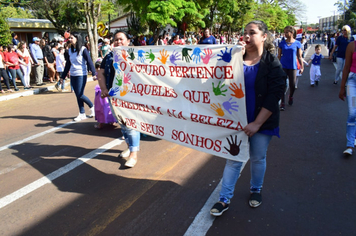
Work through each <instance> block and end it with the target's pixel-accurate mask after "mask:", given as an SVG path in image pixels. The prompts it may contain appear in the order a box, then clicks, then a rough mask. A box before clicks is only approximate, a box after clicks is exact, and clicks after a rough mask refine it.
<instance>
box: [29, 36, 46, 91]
mask: <svg viewBox="0 0 356 236" xmlns="http://www.w3.org/2000/svg"><path fill="white" fill-rule="evenodd" d="M30 52H31V55H32V59H33V61H34V63H35V77H36V85H37V86H41V85H45V83H43V73H44V64H43V53H42V49H41V47H40V39H39V38H37V37H34V38H33V44H31V45H30Z"/></svg>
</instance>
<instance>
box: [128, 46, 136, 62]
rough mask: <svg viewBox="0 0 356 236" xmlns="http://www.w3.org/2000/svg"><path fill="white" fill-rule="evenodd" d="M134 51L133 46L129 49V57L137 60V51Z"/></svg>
mask: <svg viewBox="0 0 356 236" xmlns="http://www.w3.org/2000/svg"><path fill="white" fill-rule="evenodd" d="M134 51H135V49H133V48H130V49H129V50H127V52H128V53H129V55H130V56H129V58H130V60H132V61H133V60H135V53H134Z"/></svg>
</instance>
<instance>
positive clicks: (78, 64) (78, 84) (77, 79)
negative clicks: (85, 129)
mask: <svg viewBox="0 0 356 236" xmlns="http://www.w3.org/2000/svg"><path fill="white" fill-rule="evenodd" d="M68 41H69V43H70V45H71V47H70V48H69V50H68V58H66V66H65V68H64V72H63V74H62V76H61V79H64V78H65V77H66V76H67V74H68V72H70V81H71V85H72V87H73V90H74V92H75V95H76V97H77V102H78V107H79V115H78V116H77V117H76V118H74V120H75V121H81V120H83V119H86V115H85V110H84V103H86V104H87V105H88V106H89V108H90V115H89V117H94V116H95V111H94V105H93V103H92V102H91V101H90V100H89V98H88V97H87V96H85V95H84V89H85V85H86V83H87V74H88V69H87V67H88V66H89V69H90V71H91V72H92V75H93V78H96V70H95V67H94V64H93V61H92V60H91V58H90V56H89V52H88V50H87V49H86V47H85V46H84V43H83V39H82V36H81V35H80V34H79V33H71V34H70V36H69V39H68Z"/></svg>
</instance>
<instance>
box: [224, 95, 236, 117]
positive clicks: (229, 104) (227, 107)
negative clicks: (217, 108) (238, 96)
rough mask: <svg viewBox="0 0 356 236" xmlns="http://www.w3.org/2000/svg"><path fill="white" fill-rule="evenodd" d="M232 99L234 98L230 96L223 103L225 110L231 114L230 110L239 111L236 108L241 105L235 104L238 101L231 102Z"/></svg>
mask: <svg viewBox="0 0 356 236" xmlns="http://www.w3.org/2000/svg"><path fill="white" fill-rule="evenodd" d="M231 99H232V98H230V99H229V101H226V102H223V104H222V105H223V107H224V108H225V110H226V111H228V112H229V113H230V114H232V113H231V111H230V110H234V111H238V110H237V109H236V108H238V107H239V105H235V104H236V103H237V102H231Z"/></svg>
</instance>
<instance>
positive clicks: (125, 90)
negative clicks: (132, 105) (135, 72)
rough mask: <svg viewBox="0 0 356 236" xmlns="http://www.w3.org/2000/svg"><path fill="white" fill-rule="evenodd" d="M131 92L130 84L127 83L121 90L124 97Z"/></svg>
mask: <svg viewBox="0 0 356 236" xmlns="http://www.w3.org/2000/svg"><path fill="white" fill-rule="evenodd" d="M128 92H129V86H128V85H127V84H125V85H124V89H123V90H122V91H120V96H121V97H123V96H125V95H126V94H127V93H128Z"/></svg>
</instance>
